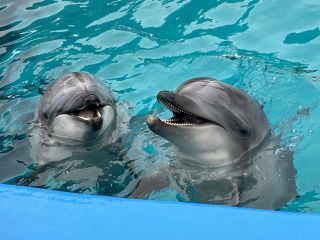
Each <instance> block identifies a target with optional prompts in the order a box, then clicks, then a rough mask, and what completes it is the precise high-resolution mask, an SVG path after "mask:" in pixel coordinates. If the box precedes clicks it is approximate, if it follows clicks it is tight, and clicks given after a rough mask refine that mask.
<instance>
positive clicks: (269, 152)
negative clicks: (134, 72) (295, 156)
mask: <svg viewBox="0 0 320 240" xmlns="http://www.w3.org/2000/svg"><path fill="white" fill-rule="evenodd" d="M157 99H158V101H159V102H160V103H161V104H162V105H163V106H165V107H166V108H168V109H169V110H170V111H171V112H172V113H173V117H172V118H170V119H159V118H157V117H155V116H152V115H149V116H148V118H147V124H148V126H149V128H150V129H151V130H152V131H153V132H154V133H156V134H158V135H160V136H161V137H163V138H165V139H166V140H168V141H169V142H171V143H172V144H173V145H174V146H175V149H176V159H175V161H173V162H172V164H171V165H170V166H169V167H168V169H166V173H165V175H166V178H167V180H168V182H170V183H169V184H171V186H174V187H175V188H176V189H179V190H178V191H179V192H180V193H182V194H184V195H185V197H186V199H188V200H189V201H194V202H203V203H215V204H225V205H231V206H244V207H251V208H260V209H278V208H280V207H281V206H283V205H285V204H286V203H287V202H288V201H290V200H291V199H293V198H295V197H296V196H297V193H296V186H295V174H296V171H295V169H294V166H293V160H292V153H290V152H289V151H287V150H286V149H285V148H283V147H282V146H281V145H280V144H279V140H277V139H276V137H275V135H274V133H273V131H272V129H271V127H270V124H269V122H268V119H267V117H266V115H265V113H264V111H263V109H262V107H261V106H260V104H258V103H257V102H256V101H255V100H253V99H252V98H251V97H250V96H249V95H248V94H246V93H245V92H244V91H242V90H240V89H238V88H235V87H233V86H231V85H228V84H226V83H222V82H219V81H217V80H214V79H211V78H194V79H191V80H189V81H186V82H184V83H183V84H181V85H180V86H179V87H178V88H177V90H176V92H168V91H161V92H160V93H159V94H158V96H157ZM162 177H163V176H162ZM152 181H153V182H154V181H156V180H155V178H154V179H153V180H152ZM159 182H164V181H163V179H162V180H159Z"/></svg>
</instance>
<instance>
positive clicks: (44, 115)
mask: <svg viewBox="0 0 320 240" xmlns="http://www.w3.org/2000/svg"><path fill="white" fill-rule="evenodd" d="M43 117H44V119H46V120H48V114H47V113H46V112H45V113H43Z"/></svg>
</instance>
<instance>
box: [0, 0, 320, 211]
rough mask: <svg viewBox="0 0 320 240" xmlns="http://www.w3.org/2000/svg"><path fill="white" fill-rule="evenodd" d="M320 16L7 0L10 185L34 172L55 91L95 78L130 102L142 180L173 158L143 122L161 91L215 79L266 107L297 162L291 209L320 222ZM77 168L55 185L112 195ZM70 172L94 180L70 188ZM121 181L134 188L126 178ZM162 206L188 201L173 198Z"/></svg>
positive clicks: (311, 8)
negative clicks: (48, 99)
mask: <svg viewBox="0 0 320 240" xmlns="http://www.w3.org/2000/svg"><path fill="white" fill-rule="evenodd" d="M319 14H320V3H317V2H316V1H311V0H305V1H303V2H301V1H298V0H292V1H286V0H280V1H263V0H260V1H259V0H253V1H249V0H247V1H246V0H245V1H240V0H239V1H237V0H229V1H196V0H143V1H124V0H122V1H120V0H119V1H80V0H79V1H76V0H70V1H63V0H43V1H39V0H16V1H12V0H2V1H1V3H0V16H1V18H0V104H1V105H0V153H1V161H0V169H1V170H0V172H1V173H0V175H1V179H2V180H1V181H2V182H4V181H7V180H8V179H11V178H13V177H16V176H17V175H16V174H13V172H16V171H17V169H18V170H19V172H20V174H23V173H25V171H30V170H32V160H30V158H28V153H27V152H26V149H27V141H26V139H27V129H28V128H29V126H30V124H29V123H30V119H32V114H33V109H34V107H35V105H36V103H37V101H38V99H39V97H40V93H41V92H42V90H43V89H45V86H46V85H47V84H48V83H50V82H51V81H53V80H54V79H55V78H57V77H58V76H60V75H61V74H63V73H66V72H70V71H88V72H90V73H92V74H94V75H95V76H97V77H98V78H100V79H101V80H102V81H104V82H105V83H106V84H107V85H108V86H109V87H111V88H112V90H113V91H114V94H115V97H116V99H117V100H118V101H119V102H121V103H129V104H130V106H131V108H130V109H131V110H130V114H131V115H132V116H135V119H134V121H133V123H132V131H133V133H134V134H133V135H132V136H131V140H130V138H129V140H128V141H130V143H128V149H127V150H128V154H127V155H128V156H129V157H130V158H131V160H134V161H135V163H136V168H137V172H139V173H143V172H144V171H145V169H149V170H150V169H154V168H156V166H157V165H159V164H161V163H162V162H166V161H169V160H170V156H171V152H170V151H171V147H170V144H168V143H167V142H166V141H164V140H162V139H160V138H158V137H156V136H155V135H153V134H152V133H151V132H150V131H149V130H148V129H147V127H146V125H145V124H144V118H145V115H146V114H148V113H150V112H156V113H157V114H160V115H161V114H163V115H166V114H167V112H166V111H165V110H164V109H163V108H162V107H161V106H160V105H159V104H158V103H157V102H156V98H155V96H156V94H157V92H158V91H159V90H163V89H166V90H174V89H175V88H176V87H177V86H178V85H179V84H180V83H181V82H183V81H185V80H187V79H189V78H193V77H196V76H210V77H214V78H216V79H219V80H221V81H224V82H227V83H230V84H233V85H235V86H237V87H239V88H242V89H244V90H245V91H246V92H248V93H249V94H250V95H251V96H253V97H254V98H255V99H257V100H258V101H259V102H260V103H261V104H263V106H264V110H265V112H266V114H267V116H268V118H269V120H270V122H271V124H272V126H273V128H274V130H275V131H276V132H277V133H278V134H280V135H281V136H282V141H283V143H284V144H286V146H287V147H288V148H290V149H291V150H292V151H293V152H294V164H295V167H296V169H297V171H298V172H297V179H296V181H297V187H298V192H299V195H300V198H298V199H297V200H295V201H292V202H290V203H289V204H288V205H287V206H285V207H284V208H283V210H286V211H299V212H319V211H320V174H319V170H320V159H319V148H318V144H319V142H320V125H319V116H320V108H319V101H320V74H319V67H320V65H319V62H320V54H319V52H320V37H319V36H320V20H319ZM79 161H80V160H79ZM30 164H31V165H30ZM71 165H72V166H70V163H69V164H67V163H66V164H65V165H64V164H61V165H60V167H59V168H58V169H57V168H52V169H48V170H47V172H46V173H47V175H48V176H47V177H48V178H49V180H48V181H47V183H46V185H45V187H47V188H53V189H59V190H66V191H76V192H86V193H97V192H99V191H98V190H101V189H102V188H105V186H102V185H103V184H105V185H106V184H107V182H104V181H103V184H102V185H97V184H96V182H95V181H90V180H88V179H87V176H88V174H89V175H90V174H94V175H95V176H97V177H99V176H100V178H101V176H104V175H103V173H101V174H100V172H99V171H100V170H101V169H100V170H99V167H98V170H97V166H94V165H93V164H92V165H90V166H88V165H86V164H84V163H83V162H81V161H80V162H73V164H71ZM119 165H121V164H119ZM30 166H31V167H30ZM27 167H28V168H27ZM114 167H115V168H117V166H114ZM26 168H27V170H26ZM28 169H29V170H28ZM68 169H73V171H71V173H72V174H74V175H76V176H81V173H83V172H85V175H84V177H83V178H81V181H80V180H79V179H78V181H70V178H72V174H71V175H70V172H68ZM75 169H76V170H77V171H75ZM115 171H117V170H115ZM119 171H120V170H119ZM66 176H69V178H66ZM119 176H121V174H119ZM50 179H51V180H50ZM119 181H120V185H121V186H122V187H123V184H124V183H126V181H127V180H126V178H125V177H124V178H122V179H120V180H119ZM119 191H120V190H119ZM104 194H107V195H108V194H109V195H110V194H111V195H112V193H108V192H104ZM151 198H156V199H168V200H174V201H177V200H179V197H177V194H176V193H175V192H173V191H171V190H170V189H169V190H166V191H164V192H162V193H157V194H154V195H153V196H152V197H151Z"/></svg>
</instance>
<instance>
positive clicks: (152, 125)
mask: <svg viewBox="0 0 320 240" xmlns="http://www.w3.org/2000/svg"><path fill="white" fill-rule="evenodd" d="M160 122H161V121H160V119H159V118H157V117H155V116H153V115H148V117H147V125H148V127H149V128H150V129H152V130H153V129H154V128H155V127H156V125H157V123H160Z"/></svg>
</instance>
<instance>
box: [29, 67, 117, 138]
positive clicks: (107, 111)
mask: <svg viewBox="0 0 320 240" xmlns="http://www.w3.org/2000/svg"><path fill="white" fill-rule="evenodd" d="M116 115H117V112H116V108H115V100H114V97H113V95H112V93H111V91H110V90H109V89H107V88H106V87H105V86H104V84H103V83H102V82H100V81H98V80H97V79H95V78H94V77H93V76H92V75H90V74H88V73H82V72H75V73H68V74H65V75H63V76H61V77H60V78H58V79H57V80H56V81H54V82H53V83H52V84H50V85H49V87H48V90H47V92H46V93H45V94H44V95H43V96H42V99H41V101H40V103H39V105H38V107H37V110H36V113H35V119H36V121H37V122H40V123H41V125H42V126H43V127H44V128H46V129H47V130H48V131H49V133H50V134H51V135H53V136H56V137H59V138H62V139H68V140H72V139H73V140H77V141H88V140H93V139H96V138H97V137H98V136H101V135H102V134H105V133H106V132H109V133H110V134H111V132H112V130H113V129H114V125H115V118H116Z"/></svg>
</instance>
